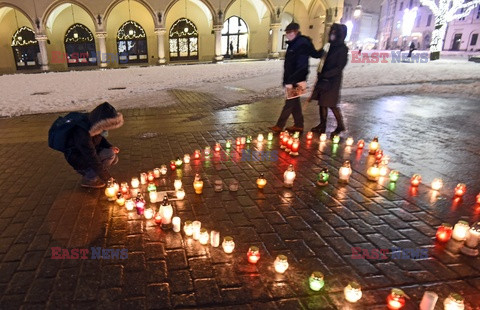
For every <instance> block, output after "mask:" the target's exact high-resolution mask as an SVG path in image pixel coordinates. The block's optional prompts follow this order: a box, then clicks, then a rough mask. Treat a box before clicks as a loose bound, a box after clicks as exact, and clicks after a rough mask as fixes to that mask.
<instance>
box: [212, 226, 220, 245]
mask: <svg viewBox="0 0 480 310" xmlns="http://www.w3.org/2000/svg"><path fill="white" fill-rule="evenodd" d="M210 245H211V246H213V247H214V248H216V247H218V246H219V245H220V233H219V232H218V231H215V230H212V231H211V232H210Z"/></svg>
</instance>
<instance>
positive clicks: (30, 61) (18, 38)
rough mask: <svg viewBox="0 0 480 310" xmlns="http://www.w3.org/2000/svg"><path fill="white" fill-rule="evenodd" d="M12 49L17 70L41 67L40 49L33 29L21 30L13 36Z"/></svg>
mask: <svg viewBox="0 0 480 310" xmlns="http://www.w3.org/2000/svg"><path fill="white" fill-rule="evenodd" d="M12 49H13V56H14V57H15V63H16V65H17V70H22V69H29V68H32V69H35V68H38V67H39V63H38V54H39V53H40V48H39V47H38V42H37V40H36V39H35V32H33V30H32V29H30V28H28V27H21V28H19V29H18V30H17V31H16V32H15V34H14V35H13V36H12Z"/></svg>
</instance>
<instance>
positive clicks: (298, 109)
mask: <svg viewBox="0 0 480 310" xmlns="http://www.w3.org/2000/svg"><path fill="white" fill-rule="evenodd" d="M290 114H292V115H293V121H294V126H295V127H300V128H303V114H302V104H301V103H300V97H297V98H293V99H288V100H285V105H284V106H283V109H282V113H280V117H279V118H278V121H277V126H278V127H281V128H283V127H285V125H286V124H287V120H288V118H289V117H290Z"/></svg>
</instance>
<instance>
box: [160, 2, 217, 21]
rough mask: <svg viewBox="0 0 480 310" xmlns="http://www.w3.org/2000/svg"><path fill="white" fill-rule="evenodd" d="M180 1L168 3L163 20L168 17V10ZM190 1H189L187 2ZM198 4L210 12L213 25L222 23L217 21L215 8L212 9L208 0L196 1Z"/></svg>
mask: <svg viewBox="0 0 480 310" xmlns="http://www.w3.org/2000/svg"><path fill="white" fill-rule="evenodd" d="M180 1H182V0H173V1H170V3H169V4H168V5H167V8H166V9H165V14H164V16H165V20H166V18H167V16H168V13H169V12H170V10H171V9H172V7H173V6H174V5H175V4H176V3H178V2H180ZM188 1H190V0H188ZM198 2H201V3H202V4H203V5H205V6H206V7H207V9H208V10H209V11H210V15H211V17H212V21H213V24H214V25H215V24H217V22H222V21H219V20H218V15H217V13H216V12H215V8H214V7H213V5H212V4H211V3H210V2H209V1H208V0H198ZM185 17H186V16H185Z"/></svg>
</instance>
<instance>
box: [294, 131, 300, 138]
mask: <svg viewBox="0 0 480 310" xmlns="http://www.w3.org/2000/svg"><path fill="white" fill-rule="evenodd" d="M293 138H294V139H298V138H300V131H295V132H294V133H293Z"/></svg>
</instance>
